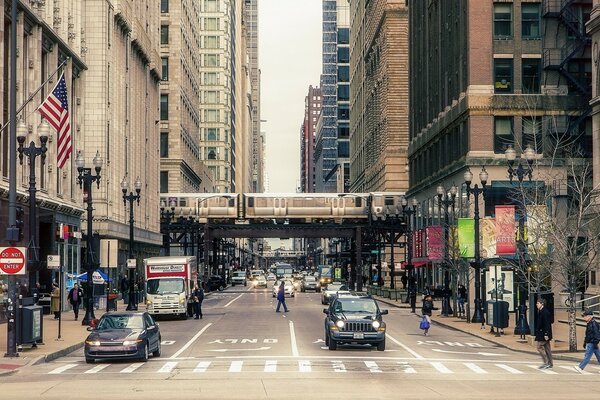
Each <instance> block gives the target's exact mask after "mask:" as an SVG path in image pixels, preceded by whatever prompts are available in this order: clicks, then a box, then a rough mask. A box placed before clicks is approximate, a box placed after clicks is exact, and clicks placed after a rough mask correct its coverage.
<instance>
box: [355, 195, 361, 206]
mask: <svg viewBox="0 0 600 400" xmlns="http://www.w3.org/2000/svg"><path fill="white" fill-rule="evenodd" d="M354 207H362V199H361V198H360V197H355V198H354Z"/></svg>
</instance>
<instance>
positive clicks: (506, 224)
mask: <svg viewBox="0 0 600 400" xmlns="http://www.w3.org/2000/svg"><path fill="white" fill-rule="evenodd" d="M516 252H517V244H516V241H515V206H496V254H498V255H514V254H515V253H516Z"/></svg>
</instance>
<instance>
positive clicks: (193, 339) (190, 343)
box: [169, 322, 212, 359]
mask: <svg viewBox="0 0 600 400" xmlns="http://www.w3.org/2000/svg"><path fill="white" fill-rule="evenodd" d="M211 325H212V322H209V323H208V324H206V326H205V327H204V328H202V329H200V331H199V332H198V333H196V334H195V335H194V337H193V338H191V339H190V340H189V341H188V342H187V343H186V344H184V345H183V347H182V348H181V349H179V350H178V351H177V353H175V354H173V355H172V356H171V357H169V358H170V359H173V358H177V357H179V355H180V354H181V353H183V352H184V351H185V350H186V349H187V348H188V347H190V346H191V345H192V343H194V342H195V341H196V339H198V337H200V335H202V334H203V333H204V331H205V330H207V329H208V327H209V326H211Z"/></svg>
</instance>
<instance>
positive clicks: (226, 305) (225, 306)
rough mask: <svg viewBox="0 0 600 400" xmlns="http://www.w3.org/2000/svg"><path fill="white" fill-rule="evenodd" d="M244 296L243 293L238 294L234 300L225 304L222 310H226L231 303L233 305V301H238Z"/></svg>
mask: <svg viewBox="0 0 600 400" xmlns="http://www.w3.org/2000/svg"><path fill="white" fill-rule="evenodd" d="M243 295H244V293H242V294H240V295H239V296H238V297H236V298H235V299H233V300H231V301H230V302H229V303H227V304H225V305H224V306H223V308H227V307H229V306H230V305H231V303H233V302H234V301H236V300H237V299H239V298H240V297H242V296H243Z"/></svg>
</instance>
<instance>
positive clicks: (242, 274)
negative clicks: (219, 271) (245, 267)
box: [233, 272, 246, 278]
mask: <svg viewBox="0 0 600 400" xmlns="http://www.w3.org/2000/svg"><path fill="white" fill-rule="evenodd" d="M233 276H237V277H238V278H245V277H246V273H245V272H234V273H233Z"/></svg>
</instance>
